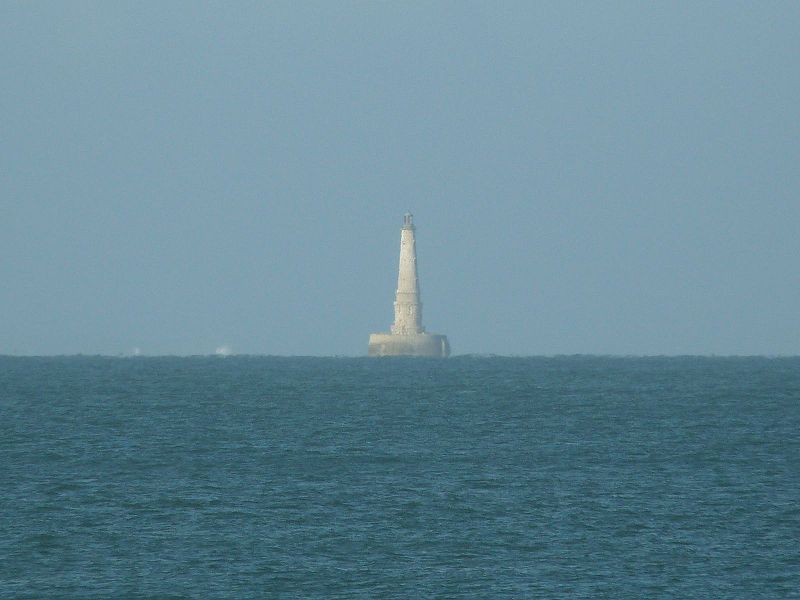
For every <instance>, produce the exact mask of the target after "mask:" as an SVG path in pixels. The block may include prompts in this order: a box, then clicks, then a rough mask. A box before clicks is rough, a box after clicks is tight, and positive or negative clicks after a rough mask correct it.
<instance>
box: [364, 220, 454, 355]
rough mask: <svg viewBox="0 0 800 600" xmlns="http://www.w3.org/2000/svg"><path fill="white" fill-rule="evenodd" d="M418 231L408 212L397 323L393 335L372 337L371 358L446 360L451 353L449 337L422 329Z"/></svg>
mask: <svg viewBox="0 0 800 600" xmlns="http://www.w3.org/2000/svg"><path fill="white" fill-rule="evenodd" d="M415 231H416V227H415V226H414V217H413V216H412V215H411V213H406V214H405V216H404V217H403V228H402V229H401V230H400V268H399V270H398V274H397V294H396V296H395V301H394V323H393V324H392V326H391V329H390V333H373V334H371V335H370V336H369V351H368V353H369V355H370V356H428V357H436V358H444V357H447V356H449V354H450V344H449V343H448V341H447V336H446V335H441V334H437V333H428V332H426V331H425V328H424V327H423V326H422V301H421V300H420V292H419V275H418V274H417V243H416V239H415V237H414V233H415Z"/></svg>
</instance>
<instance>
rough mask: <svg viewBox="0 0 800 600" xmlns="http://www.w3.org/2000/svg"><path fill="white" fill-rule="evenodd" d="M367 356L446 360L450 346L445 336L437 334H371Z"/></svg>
mask: <svg viewBox="0 0 800 600" xmlns="http://www.w3.org/2000/svg"><path fill="white" fill-rule="evenodd" d="M368 354H369V356H428V357H432V358H447V357H448V356H450V344H449V343H448V342H447V336H446V335H439V334H438V333H411V334H407V335H401V334H393V333H372V334H370V336H369V350H368Z"/></svg>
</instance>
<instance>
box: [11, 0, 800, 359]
mask: <svg viewBox="0 0 800 600" xmlns="http://www.w3.org/2000/svg"><path fill="white" fill-rule="evenodd" d="M798 32H800V3H798V2H794V1H793V2H755V1H754V2H747V3H744V2H734V1H721V2H639V1H632V2H603V3H601V2H575V3H570V2H565V1H563V0H560V1H557V2H538V3H534V2H519V3H514V2H502V3H501V2H485V3H481V2H467V1H458V2H435V3H434V2H424V3H423V2H418V3H415V2H396V3H368V2H339V3H336V2H329V1H326V2H311V3H299V2H295V1H292V2H285V3H264V2H252V3H250V2H235V3H231V2H219V3H197V2H185V3H184V2H169V3H164V2H150V3H133V2H126V3H120V2H93V3H88V2H37V3H33V2H9V1H6V2H3V3H2V4H0V73H1V75H2V85H0V256H1V257H2V258H1V259H0V353H5V354H56V353H104V354H117V353H131V352H132V351H133V349H134V348H140V349H141V352H142V353H145V354H172V353H176V354H208V353H213V352H214V350H215V348H217V347H218V346H221V345H223V344H228V345H230V346H231V347H232V349H233V350H234V351H235V352H242V353H258V354H321V355H332V354H348V355H358V354H365V353H366V349H367V338H368V335H369V333H370V332H372V331H381V330H386V329H388V327H389V324H390V322H391V320H392V301H393V299H394V290H395V284H396V270H397V257H398V248H399V228H400V225H401V223H402V215H403V213H404V212H405V211H406V210H407V209H410V210H411V211H412V212H414V214H415V220H416V222H417V225H418V229H417V247H418V252H419V265H420V279H421V289H422V300H423V303H424V307H425V308H424V321H425V325H426V326H427V328H428V329H429V330H430V331H435V332H441V333H446V334H448V335H449V337H450V341H451V344H452V346H453V351H454V353H456V354H461V353H473V352H474V353H499V354H555V353H613V354H684V353H702V354H710V353H716V354H798V353H800V276H799V274H800V267H799V265H798V257H800V235H799V232H800V33H798Z"/></svg>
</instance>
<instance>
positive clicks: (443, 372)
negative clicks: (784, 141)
mask: <svg viewBox="0 0 800 600" xmlns="http://www.w3.org/2000/svg"><path fill="white" fill-rule="evenodd" d="M0 598H3V599H5V598H31V599H33V598H36V599H39V598H70V599H73V598H75V599H80V598H170V599H172V598H174V599H178V598H614V599H625V598H713V599H717V598H747V599H751V598H754V599H755V598H800V358H767V357H750V358H715V357H646V358H635V357H599V356H559V357H532V358H523V357H494V356H456V357H452V358H450V359H447V360H431V359H403V358H377V359H376V358H373V359H370V358H311V357H308V358H303V357H298V358H283V357H266V356H226V357H222V356H209V357H201V356H197V357H128V358H122V357H97V356H93V357H92V356H73V357H52V358H47V357H41V358H36V357H0Z"/></svg>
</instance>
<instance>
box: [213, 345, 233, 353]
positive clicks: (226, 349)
mask: <svg viewBox="0 0 800 600" xmlns="http://www.w3.org/2000/svg"><path fill="white" fill-rule="evenodd" d="M232 353H233V350H232V349H231V347H230V346H229V345H228V344H223V345H222V346H218V347H217V349H216V350H215V351H214V354H216V355H217V356H230V355H231V354H232Z"/></svg>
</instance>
